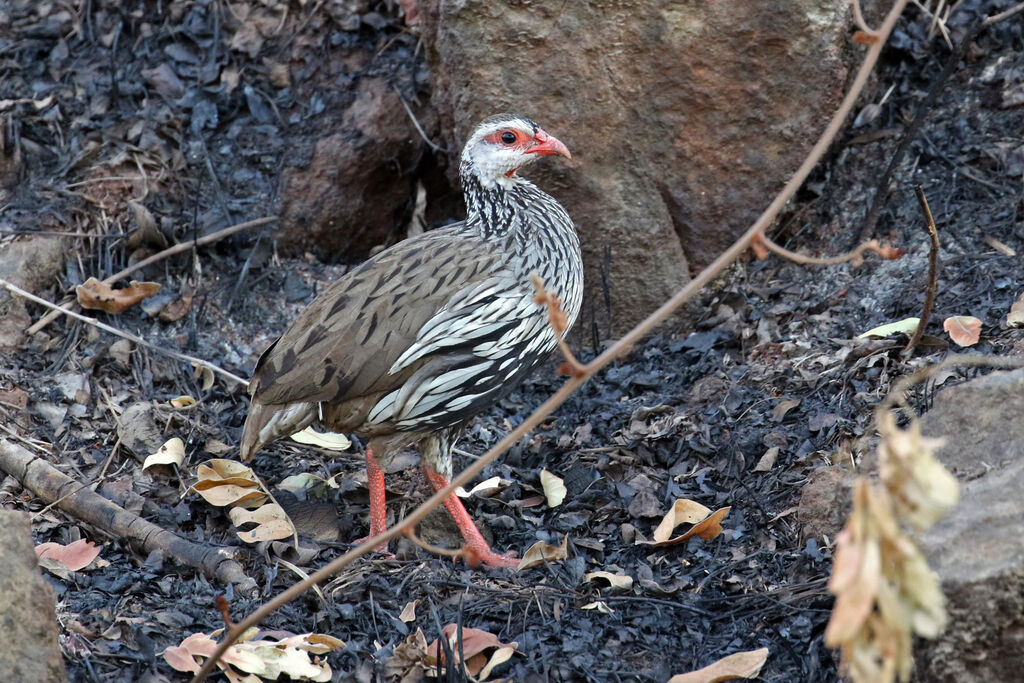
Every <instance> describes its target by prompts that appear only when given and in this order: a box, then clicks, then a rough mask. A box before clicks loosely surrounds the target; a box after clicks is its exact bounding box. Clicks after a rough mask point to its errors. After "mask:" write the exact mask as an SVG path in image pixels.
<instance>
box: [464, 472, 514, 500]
mask: <svg viewBox="0 0 1024 683" xmlns="http://www.w3.org/2000/svg"><path fill="white" fill-rule="evenodd" d="M511 483H512V482H510V481H509V480H508V479H502V478H501V477H491V478H490V479H485V480H484V481H482V482H480V483H479V484H477V485H476V486H474V487H473V488H471V489H470V490H468V491H467V490H466V489H464V488H462V487H461V486H457V487H456V488H455V495H457V496H458V497H459V498H469V497H470V496H480V497H481V498H487V497H489V496H493V495H494V494H495V493H498V492H499V491H501V490H503V489H505V488H508V486H509V485H510V484H511Z"/></svg>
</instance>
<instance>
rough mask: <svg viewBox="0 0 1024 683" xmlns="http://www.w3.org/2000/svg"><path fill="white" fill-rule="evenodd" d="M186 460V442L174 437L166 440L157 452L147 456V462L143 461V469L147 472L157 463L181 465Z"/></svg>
mask: <svg viewBox="0 0 1024 683" xmlns="http://www.w3.org/2000/svg"><path fill="white" fill-rule="evenodd" d="M184 461H185V442H184V441H182V440H181V439H179V438H178V437H174V438H173V439H168V440H167V441H166V442H164V445H163V446H161V447H160V449H159V450H158V451H157V452H156V453H153V454H151V455H147V456H146V460H145V462H143V463H142V471H143V472H145V471H146V470H148V469H149V468H150V467H154V466H156V465H176V466H178V467H180V466H181V463H183V462H184Z"/></svg>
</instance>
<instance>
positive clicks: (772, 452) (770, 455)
mask: <svg viewBox="0 0 1024 683" xmlns="http://www.w3.org/2000/svg"><path fill="white" fill-rule="evenodd" d="M778 457H779V447H778V446H772V447H771V448H769V449H768V450H766V451H765V452H764V455H762V456H761V459H760V460H758V461H757V464H756V465H754V471H755V472H770V471H771V469H772V468H773V467H775V460H776V459H778Z"/></svg>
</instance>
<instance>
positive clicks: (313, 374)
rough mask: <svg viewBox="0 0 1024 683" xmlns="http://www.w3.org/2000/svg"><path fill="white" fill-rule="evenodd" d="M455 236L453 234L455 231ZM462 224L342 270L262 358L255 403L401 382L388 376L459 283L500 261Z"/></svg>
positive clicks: (353, 393)
mask: <svg viewBox="0 0 1024 683" xmlns="http://www.w3.org/2000/svg"><path fill="white" fill-rule="evenodd" d="M452 233H455V234H457V235H458V238H457V239H456V238H453V234H452ZM496 251H497V250H495V249H491V248H488V247H487V246H486V245H485V244H483V243H482V242H481V241H480V240H479V238H476V237H473V236H471V235H470V234H468V233H466V232H464V231H462V229H461V226H453V227H452V228H446V229H444V230H438V231H433V232H429V233H425V234H423V235H420V236H417V237H414V238H411V239H408V240H405V241H403V242H400V243H399V244H397V245H395V246H394V247H391V248H390V249H388V250H386V251H383V252H381V253H380V254H378V255H377V256H375V257H373V258H371V259H370V260H368V261H367V262H366V263H364V264H363V265H361V266H359V267H358V268H356V269H354V270H352V271H350V272H349V273H346V274H345V275H344V276H343V277H342V278H340V279H339V280H338V281H337V282H335V283H333V284H332V285H331V286H330V287H329V288H328V289H327V290H326V291H325V292H324V293H323V294H322V295H321V296H320V297H318V298H317V299H316V300H315V301H314V302H313V303H311V304H310V305H309V306H308V307H306V308H305V309H304V310H303V311H302V313H300V314H299V316H298V317H297V318H296V319H295V321H294V322H293V323H292V324H291V326H290V327H289V328H288V330H287V331H286V332H285V333H284V334H283V335H282V336H281V337H280V339H278V340H277V341H276V342H275V343H274V344H273V345H271V347H270V348H269V349H267V351H266V352H264V354H263V356H262V357H261V358H260V360H259V363H257V365H256V370H255V371H254V373H253V378H252V383H251V384H250V393H251V394H252V396H253V402H254V403H255V402H259V403H262V404H282V403H293V402H299V401H305V402H318V401H324V402H331V403H334V402H339V401H344V400H350V399H353V398H356V397H359V396H364V395H367V394H371V393H379V392H386V391H390V390H392V389H394V388H396V387H398V386H400V385H401V383H402V381H403V379H404V377H405V375H407V374H408V372H412V371H415V368H416V366H417V365H418V364H416V365H414V366H412V367H410V368H408V369H407V370H408V372H401V373H398V374H396V375H388V370H389V369H390V368H391V366H392V365H393V364H394V362H395V360H397V359H398V357H399V356H400V355H401V354H402V353H403V352H404V351H405V350H406V349H407V348H409V346H411V345H412V343H413V342H414V341H415V339H416V333H417V332H418V331H419V329H420V328H421V327H422V326H423V324H424V323H425V322H426V321H427V320H429V319H430V317H431V316H433V315H434V314H435V313H436V312H437V311H438V310H439V309H440V308H441V307H442V306H443V305H444V304H445V303H446V302H447V301H448V300H449V299H450V298H451V296H452V295H453V294H454V293H455V292H456V291H458V290H459V289H461V288H462V287H464V286H466V285H467V284H470V283H472V282H476V281H479V280H482V279H484V278H486V277H487V276H488V275H489V274H490V273H491V272H492V271H493V270H494V269H495V268H497V267H498V266H499V265H500V264H499V260H498V258H497V255H496Z"/></svg>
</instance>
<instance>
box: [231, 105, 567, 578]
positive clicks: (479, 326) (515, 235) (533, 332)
mask: <svg viewBox="0 0 1024 683" xmlns="http://www.w3.org/2000/svg"><path fill="white" fill-rule="evenodd" d="M549 154H557V155H561V156H565V157H567V158H568V157H569V156H570V155H569V152H568V150H567V149H566V148H565V146H564V145H563V144H562V143H561V142H560V141H558V140H557V139H556V138H553V137H551V136H549V135H548V134H547V133H546V132H545V131H544V130H542V129H541V128H540V127H538V126H537V124H536V123H534V122H533V121H531V120H530V119H527V118H525V117H521V116H515V115H511V114H501V115H498V116H493V117H490V118H488V119H485V120H484V121H483V122H481V123H480V124H479V125H478V126H477V128H476V130H475V131H474V132H473V134H472V136H470V138H469V140H468V141H467V142H466V145H465V148H464V149H463V153H462V160H461V165H460V175H461V180H462V185H463V191H464V193H465V198H466V220H465V221H463V222H460V223H457V224H454V225H451V226H448V227H445V228H443V229H440V230H434V231H431V232H427V233H424V234H422V235H418V236H416V237H412V238H409V239H407V240H405V241H403V242H400V243H399V244H396V245H395V246H393V247H391V248H389V249H386V250H384V251H382V252H381V253H379V254H377V255H376V256H374V257H373V258H371V259H369V260H368V261H366V262H365V263H364V264H362V265H361V266H359V267H358V268H355V269H353V270H352V271H350V272H349V273H346V274H345V275H344V276H343V277H342V278H340V279H339V280H338V281H337V282H335V283H333V284H332V285H331V286H330V287H329V288H328V289H327V290H326V291H325V292H324V293H323V294H322V295H321V296H320V297H319V298H317V299H316V300H315V301H314V302H313V303H312V304H310V305H309V306H308V307H307V308H306V309H305V310H304V311H303V312H302V313H301V314H300V315H299V317H298V318H297V319H296V320H295V321H294V322H293V323H292V325H291V327H289V329H288V330H287V331H286V332H285V333H284V334H283V335H282V336H281V337H280V338H279V339H278V340H277V341H276V342H275V343H274V344H273V345H271V347H270V348H269V349H267V351H266V352H265V353H264V354H263V356H262V357H261V358H260V360H259V363H258V364H257V366H256V370H255V372H254V373H253V378H252V382H251V384H250V394H251V396H252V404H251V407H250V411H249V415H248V417H247V419H246V422H245V426H244V428H243V434H242V443H241V454H242V457H243V459H248V458H249V457H251V455H252V454H253V453H254V452H255V451H256V450H258V449H259V448H261V447H262V446H264V445H265V444H267V443H269V442H271V441H274V440H276V439H279V438H281V437H284V436H288V435H290V434H293V433H295V432H297V431H299V430H301V429H303V428H304V427H306V426H308V425H310V424H313V423H314V422H320V423H321V424H322V425H323V426H325V427H326V428H328V429H331V430H333V431H339V432H354V433H356V434H359V435H360V436H363V437H364V438H368V439H369V442H368V448H367V469H368V472H369V474H370V487H371V510H370V513H371V525H370V526H371V535H376V534H377V533H380V532H382V531H383V530H384V528H386V527H385V511H384V491H383V474H379V472H380V470H379V461H380V460H384V461H387V460H388V459H390V458H391V457H393V455H394V454H395V453H396V452H398V451H399V450H401V449H402V448H404V447H406V446H409V445H418V446H420V448H421V451H422V453H423V464H424V468H425V470H426V471H427V475H428V478H430V479H431V483H432V484H434V485H435V488H437V487H439V486H443V485H444V483H442V482H446V481H447V479H449V478H450V477H451V448H452V447H453V445H454V442H455V440H456V439H457V438H458V436H459V435H460V434H461V433H462V430H463V429H464V427H465V425H466V424H467V422H468V421H469V420H470V419H471V418H472V417H473V416H474V415H477V414H478V413H480V412H481V411H483V410H486V409H487V408H488V407H490V406H492V405H493V404H494V403H495V401H497V400H498V399H499V398H500V397H501V396H503V395H504V394H505V393H507V392H508V391H509V390H511V389H512V388H513V387H514V386H515V385H516V384H517V383H518V382H519V381H521V380H522V379H523V378H524V377H525V376H526V375H528V374H529V373H530V372H531V371H532V370H533V369H534V368H535V367H536V366H537V365H538V364H539V363H540V362H541V361H543V360H544V358H546V357H547V356H548V355H549V354H550V352H551V351H552V350H553V349H554V348H555V346H556V343H557V341H556V338H555V333H554V331H553V330H552V328H551V326H550V324H549V322H548V318H547V313H546V311H545V309H544V308H543V306H541V305H538V304H537V303H536V302H535V301H534V295H535V292H534V288H533V285H532V283H531V281H530V274H531V272H535V273H537V274H538V275H539V276H540V277H541V278H543V280H544V282H545V284H546V286H547V288H549V289H552V290H554V291H555V292H556V293H558V295H559V296H560V297H561V299H562V302H563V310H564V311H565V313H566V315H567V318H568V322H569V325H570V326H571V325H572V324H573V323H574V322H575V321H576V318H577V316H578V315H579V311H580V305H581V302H582V294H583V267H582V261H581V258H580V249H579V240H578V238H577V236H576V231H575V228H574V226H573V224H572V220H571V219H570V218H569V215H568V214H567V213H566V211H565V209H563V208H562V206H561V205H560V204H559V203H558V202H557V201H555V199H554V198H553V197H551V196H550V195H548V194H546V193H545V192H543V191H541V190H540V189H538V188H537V187H536V186H535V185H533V184H532V183H530V182H529V181H527V180H524V179H523V178H521V177H519V175H518V174H517V171H518V170H519V169H520V168H522V167H523V166H525V165H527V164H528V163H530V162H531V161H533V160H534V159H536V158H537V157H538V156H541V155H549ZM375 480H377V481H379V490H375V489H376V488H377V487H376V484H375ZM448 507H449V510H450V511H451V512H452V514H453V516H455V517H456V521H458V522H459V525H460V528H462V530H463V533H464V535H465V536H466V538H467V542H468V545H469V546H470V547H471V548H473V550H474V551H475V552H476V554H477V555H478V556H479V558H480V559H482V560H483V561H484V562H486V563H487V564H490V565H495V566H503V565H507V564H509V563H510V562H511V560H509V559H508V558H505V557H504V556H501V555H497V554H495V553H493V552H492V551H491V550H490V549H489V548H488V547H487V545H486V543H484V542H483V539H482V538H480V537H479V532H478V531H477V530H476V528H475V526H473V525H472V522H471V521H470V520H469V518H468V515H466V513H465V510H464V509H462V508H461V503H459V502H458V499H454V498H453V500H451V501H449V503H448ZM455 507H457V508H458V510H456V509H454V508H455ZM466 523H468V524H469V526H471V527H472V529H471V530H470V529H468V528H467V527H466V526H465V524H466Z"/></svg>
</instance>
